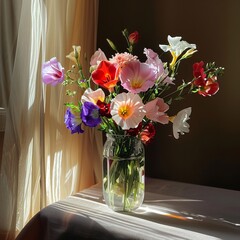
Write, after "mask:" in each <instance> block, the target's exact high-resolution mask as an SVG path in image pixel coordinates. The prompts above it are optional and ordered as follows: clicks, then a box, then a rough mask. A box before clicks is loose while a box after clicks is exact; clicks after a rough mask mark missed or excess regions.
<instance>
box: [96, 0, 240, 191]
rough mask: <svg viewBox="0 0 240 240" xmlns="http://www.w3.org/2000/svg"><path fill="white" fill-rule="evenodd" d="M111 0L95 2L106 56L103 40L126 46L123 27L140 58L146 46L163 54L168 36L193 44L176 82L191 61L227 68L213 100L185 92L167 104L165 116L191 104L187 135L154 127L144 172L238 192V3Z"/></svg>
mask: <svg viewBox="0 0 240 240" xmlns="http://www.w3.org/2000/svg"><path fill="white" fill-rule="evenodd" d="M114 4H115V3H114V1H112V0H100V6H99V7H100V8H99V27H98V43H97V48H98V47H100V48H101V49H102V50H103V51H104V52H105V53H106V55H107V56H111V55H112V54H113V52H112V51H111V49H110V47H109V46H108V44H107V42H106V38H109V39H111V40H112V41H113V42H114V43H116V45H117V46H119V49H120V50H119V51H124V50H125V49H124V47H123V46H125V45H124V44H125V40H124V39H123V38H122V35H121V31H122V30H123V29H124V28H128V30H129V31H130V32H131V31H135V30H138V31H139V33H140V35H141V38H140V42H139V44H138V45H137V47H136V52H135V53H136V54H137V55H140V56H141V57H143V53H142V52H143V48H144V47H147V48H152V49H153V50H154V51H156V52H158V53H161V51H160V49H159V46H158V45H159V44H160V43H161V44H165V43H167V35H171V36H182V37H183V39H185V40H186V41H188V42H190V43H195V44H196V45H197V48H198V50H199V52H197V53H196V54H195V55H194V56H193V57H192V58H191V59H190V60H188V61H186V62H184V63H183V64H182V65H181V66H180V67H181V69H180V72H181V74H182V75H179V76H178V79H179V80H182V79H183V78H184V79H186V80H188V79H192V64H193V63H194V62H195V61H200V60H203V61H204V62H211V61H216V63H217V65H218V66H224V67H225V69H226V71H225V74H224V76H223V77H222V78H221V79H220V91H219V92H218V93H217V94H216V95H215V96H214V97H206V98H204V97H201V96H200V95H197V96H196V95H192V96H189V95H188V96H187V98H186V99H185V100H184V101H181V102H178V103H177V104H176V105H174V107H172V108H171V112H169V115H171V114H174V113H176V112H178V111H180V110H181V109H183V108H186V107H189V106H192V109H193V110H192V115H191V119H190V122H189V123H190V126H191V127H190V133H189V134H187V135H184V136H182V137H181V138H180V139H179V140H175V139H174V138H173V137H172V136H171V135H172V129H171V126H170V125H167V126H163V125H161V126H159V127H158V130H157V136H156V137H155V139H154V141H153V142H152V143H151V144H150V145H149V146H147V148H146V158H147V159H146V174H147V176H151V177H157V178H164V179H170V180H175V181H182V182H189V183H195V184H201V185H208V186H215V187H222V188H229V189H236V190H240V174H239V169H240V157H239V156H240V141H239V135H240V127H239V124H238V123H239V122H240V110H239V106H238V105H239V103H240V94H239V90H238V89H239V88H240V81H239V79H238V71H236V69H238V66H239V64H240V59H239V52H240V45H239V42H240V28H239V25H238V24H239V22H240V15H239V14H238V10H239V9H240V1H238V0H223V1H218V0H212V1H208V0H203V1H201V5H199V6H198V9H196V8H193V6H192V1H191V0H185V1H178V0H173V1H159V0H149V1H147V3H145V2H143V3H142V2H139V1H138V0H132V1H127V0H122V1H121V4H119V5H118V8H117V9H118V10H117V11H115V10H113V9H115V7H114V6H113V5H114ZM121 48H122V49H121ZM163 60H164V59H163Z"/></svg>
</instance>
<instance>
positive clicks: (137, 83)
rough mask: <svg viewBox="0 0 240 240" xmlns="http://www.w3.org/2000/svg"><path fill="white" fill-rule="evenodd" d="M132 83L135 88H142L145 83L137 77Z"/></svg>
mask: <svg viewBox="0 0 240 240" xmlns="http://www.w3.org/2000/svg"><path fill="white" fill-rule="evenodd" d="M131 85H132V88H133V89H137V88H141V87H142V85H143V81H141V80H140V79H135V80H134V81H132V83H131Z"/></svg>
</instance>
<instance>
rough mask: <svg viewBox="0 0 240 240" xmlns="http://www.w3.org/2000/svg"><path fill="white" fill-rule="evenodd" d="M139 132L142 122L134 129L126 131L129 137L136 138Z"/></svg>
mask: <svg viewBox="0 0 240 240" xmlns="http://www.w3.org/2000/svg"><path fill="white" fill-rule="evenodd" d="M141 130H142V122H140V123H139V124H138V126H137V127H136V128H130V129H129V130H127V133H128V134H129V135H130V136H137V135H138V134H139V132H140V131H141Z"/></svg>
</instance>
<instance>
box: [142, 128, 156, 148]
mask: <svg viewBox="0 0 240 240" xmlns="http://www.w3.org/2000/svg"><path fill="white" fill-rule="evenodd" d="M155 134H156V130H155V127H154V126H153V124H152V123H149V124H148V125H147V126H146V127H145V128H144V129H143V131H142V132H141V134H140V135H141V140H142V142H143V143H144V144H148V143H150V141H151V140H152V139H153V137H154V136H155Z"/></svg>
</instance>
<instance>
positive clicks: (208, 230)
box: [17, 179, 240, 240]
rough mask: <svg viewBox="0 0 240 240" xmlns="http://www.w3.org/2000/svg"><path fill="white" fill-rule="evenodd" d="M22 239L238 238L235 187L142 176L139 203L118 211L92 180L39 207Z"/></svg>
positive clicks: (239, 226) (238, 201)
mask: <svg viewBox="0 0 240 240" xmlns="http://www.w3.org/2000/svg"><path fill="white" fill-rule="evenodd" d="M22 239H24V240H27V239H34V240H38V239H39V240H40V239H41V240H55V239H58V240H60V239H61V240H63V239H70V240H75V239H78V240H79V239H113V240H114V239H147V240H151V239H158V240H159V239H171V240H172V239H174V240H183V239H184V240H220V239H221V240H223V239H224V240H225V239H226V240H233V239H234V240H235V239H236V240H240V192H239V191H233V190H226V189H220V188H213V187H205V186H199V185H193V184H185V183H179V182H173V181H165V180H160V179H146V194H145V200H144V204H143V205H142V207H141V208H140V209H138V210H137V211H136V212H134V213H117V212H113V211H112V210H110V209H109V208H108V207H107V206H106V205H105V204H104V201H103V198H102V192H101V186H99V185H96V186H93V187H91V188H89V189H86V190H84V191H82V192H80V193H78V194H76V195H74V196H69V197H68V198H66V199H65V200H62V201H59V202H56V203H54V204H52V205H50V206H48V207H46V208H44V209H43V210H41V211H40V212H39V213H38V214H37V215H36V216H35V217H34V218H33V219H32V220H31V221H30V222H29V223H28V224H27V225H26V227H25V228H24V229H23V230H22V232H21V233H20V234H19V235H18V237H17V240H22Z"/></svg>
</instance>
